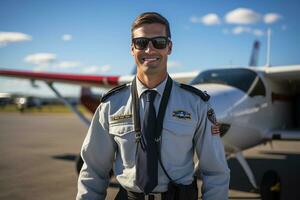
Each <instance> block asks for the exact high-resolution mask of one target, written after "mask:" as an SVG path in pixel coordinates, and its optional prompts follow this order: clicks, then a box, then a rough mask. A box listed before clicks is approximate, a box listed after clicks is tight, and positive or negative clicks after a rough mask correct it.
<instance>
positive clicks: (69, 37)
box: [61, 34, 73, 41]
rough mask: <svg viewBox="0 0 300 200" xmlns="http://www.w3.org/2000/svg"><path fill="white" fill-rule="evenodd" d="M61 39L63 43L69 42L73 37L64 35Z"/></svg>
mask: <svg viewBox="0 0 300 200" xmlns="http://www.w3.org/2000/svg"><path fill="white" fill-rule="evenodd" d="M61 39H62V40H63V41H70V40H72V39H73V36H72V35H70V34H64V35H63V36H62V37H61Z"/></svg>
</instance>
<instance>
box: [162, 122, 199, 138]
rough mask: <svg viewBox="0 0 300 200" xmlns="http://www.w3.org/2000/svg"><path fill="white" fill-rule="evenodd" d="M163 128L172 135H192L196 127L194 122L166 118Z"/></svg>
mask: <svg viewBox="0 0 300 200" xmlns="http://www.w3.org/2000/svg"><path fill="white" fill-rule="evenodd" d="M163 129H164V130H165V131H167V132H168V133H170V134H172V135H176V136H182V137H193V136H194V133H195V129H196V122H194V121H184V120H177V119H166V121H165V123H164V127H163Z"/></svg>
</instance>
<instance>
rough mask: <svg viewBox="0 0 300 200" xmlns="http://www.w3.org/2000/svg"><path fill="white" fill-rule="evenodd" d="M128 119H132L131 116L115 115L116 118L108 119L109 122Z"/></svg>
mask: <svg viewBox="0 0 300 200" xmlns="http://www.w3.org/2000/svg"><path fill="white" fill-rule="evenodd" d="M130 118H132V114H127V115H116V116H112V117H111V118H110V119H111V121H118V120H124V119H130Z"/></svg>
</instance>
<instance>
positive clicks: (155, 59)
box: [142, 58, 159, 62]
mask: <svg viewBox="0 0 300 200" xmlns="http://www.w3.org/2000/svg"><path fill="white" fill-rule="evenodd" d="M142 60H143V61H146V62H152V61H157V60H159V58H142Z"/></svg>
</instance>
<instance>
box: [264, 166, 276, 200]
mask: <svg viewBox="0 0 300 200" xmlns="http://www.w3.org/2000/svg"><path fill="white" fill-rule="evenodd" d="M280 193H281V182H280V178H279V176H278V174H277V173H276V172H275V171H273V170H269V171H267V172H265V173H264V175H263V178H262V181H261V185H260V194H261V198H262V200H280Z"/></svg>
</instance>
